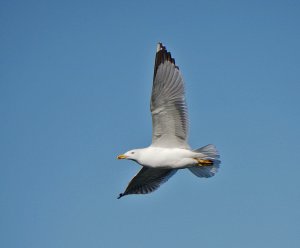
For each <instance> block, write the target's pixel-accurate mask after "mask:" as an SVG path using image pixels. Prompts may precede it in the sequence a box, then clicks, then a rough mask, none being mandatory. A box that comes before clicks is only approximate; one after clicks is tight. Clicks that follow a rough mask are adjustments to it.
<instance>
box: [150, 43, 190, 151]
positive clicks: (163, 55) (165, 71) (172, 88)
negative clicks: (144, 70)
mask: <svg viewBox="0 0 300 248" xmlns="http://www.w3.org/2000/svg"><path fill="white" fill-rule="evenodd" d="M150 107H151V113H152V126H153V127H152V128H153V130H152V146H159V147H170V148H171V147H178V148H188V147H189V146H188V144H187V135H188V115H187V106H186V102H185V96H184V82H183V78H182V76H181V73H180V71H179V68H178V66H176V64H175V60H174V58H172V56H171V54H170V53H169V52H168V51H167V50H166V48H165V47H164V46H163V45H162V43H158V45H157V52H156V57H155V65H154V76H153V87H152V96H151V105H150Z"/></svg>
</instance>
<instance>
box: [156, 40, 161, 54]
mask: <svg viewBox="0 0 300 248" xmlns="http://www.w3.org/2000/svg"><path fill="white" fill-rule="evenodd" d="M161 45H162V44H161V42H158V43H157V47H156V52H159V51H160V50H161Z"/></svg>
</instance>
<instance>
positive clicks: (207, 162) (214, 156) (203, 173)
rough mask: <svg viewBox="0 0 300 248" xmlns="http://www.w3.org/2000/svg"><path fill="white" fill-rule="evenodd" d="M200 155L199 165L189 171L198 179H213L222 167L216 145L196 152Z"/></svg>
mask: <svg viewBox="0 0 300 248" xmlns="http://www.w3.org/2000/svg"><path fill="white" fill-rule="evenodd" d="M194 152H195V153H199V165H195V166H193V167H190V168H189V170H190V171H191V172H192V173H193V174H195V175H196V176H197V177H212V176H214V175H215V174H216V173H217V171H218V168H219V166H220V163H221V161H220V160H219V158H220V156H219V154H218V151H217V149H216V147H215V146H214V145H211V144H210V145H207V146H204V147H201V148H198V149H196V150H194Z"/></svg>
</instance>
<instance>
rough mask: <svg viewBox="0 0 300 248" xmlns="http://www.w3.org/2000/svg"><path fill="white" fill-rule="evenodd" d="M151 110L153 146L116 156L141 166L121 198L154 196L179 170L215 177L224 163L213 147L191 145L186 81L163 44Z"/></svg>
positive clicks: (198, 175)
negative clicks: (192, 147)
mask: <svg viewBox="0 0 300 248" xmlns="http://www.w3.org/2000/svg"><path fill="white" fill-rule="evenodd" d="M150 110H151V114H152V144H151V145H150V146H149V147H147V148H140V149H134V150H130V151H128V152H126V153H124V154H122V155H119V156H118V157H117V158H118V159H129V160H133V161H135V162H137V163H138V164H140V165H141V166H142V169H141V170H140V171H139V172H138V173H137V174H136V175H135V176H134V177H133V178H132V179H131V181H130V182H129V184H128V186H127V188H126V189H125V191H124V192H123V193H121V194H120V195H119V197H118V199H119V198H121V197H123V196H125V195H129V194H148V193H151V192H153V191H155V190H156V189H158V188H159V186H160V185H161V184H163V183H165V182H166V181H167V180H168V179H169V178H170V177H172V176H173V175H174V174H175V173H176V172H177V170H179V169H185V168H187V169H189V170H190V171H191V172H192V173H193V174H195V175H196V176H197V177H206V178H207V177H212V176H214V175H215V174H216V172H217V170H218V168H219V165H220V163H221V162H220V160H219V154H218V152H217V150H216V148H215V146H214V145H211V144H210V145H207V146H204V147H201V148H199V149H196V150H192V149H190V146H189V145H188V141H187V138H188V112H187V105H186V101H185V94H184V81H183V78H182V75H181V72H180V70H179V67H178V66H177V65H176V64H175V59H174V58H173V57H172V56H171V53H170V52H168V51H167V49H166V47H165V46H163V44H162V43H158V44H157V50H156V56H155V65H154V76H153V86H152V96H151V101H150Z"/></svg>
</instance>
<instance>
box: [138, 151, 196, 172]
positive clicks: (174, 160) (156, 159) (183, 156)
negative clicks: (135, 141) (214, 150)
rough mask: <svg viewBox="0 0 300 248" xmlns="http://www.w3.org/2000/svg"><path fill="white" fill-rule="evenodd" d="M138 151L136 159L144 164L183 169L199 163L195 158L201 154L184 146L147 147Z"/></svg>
mask: <svg viewBox="0 0 300 248" xmlns="http://www.w3.org/2000/svg"><path fill="white" fill-rule="evenodd" d="M135 151H136V152H137V153H138V156H137V159H135V161H136V162H137V163H139V164H140V165H142V166H146V167H149V168H160V169H182V168H187V167H191V166H193V165H194V164H196V163H197V161H196V159H195V158H200V157H201V154H197V153H195V152H193V151H190V150H187V149H183V148H161V147H152V146H150V147H147V148H143V149H137V150H135Z"/></svg>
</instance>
